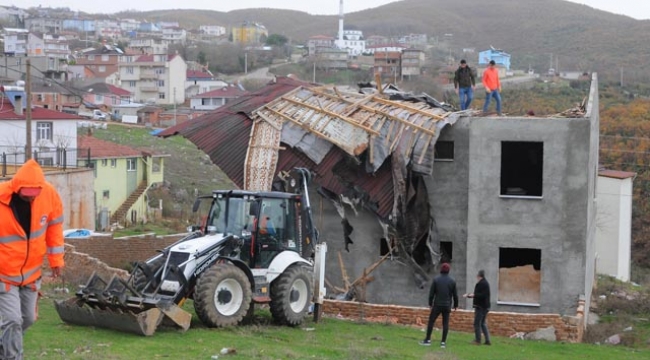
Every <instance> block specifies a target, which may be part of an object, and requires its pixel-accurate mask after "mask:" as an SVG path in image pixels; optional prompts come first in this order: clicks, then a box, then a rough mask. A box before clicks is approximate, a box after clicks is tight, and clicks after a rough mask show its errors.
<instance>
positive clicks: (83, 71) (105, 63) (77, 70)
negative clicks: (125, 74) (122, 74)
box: [69, 44, 124, 79]
mask: <svg viewBox="0 0 650 360" xmlns="http://www.w3.org/2000/svg"><path fill="white" fill-rule="evenodd" d="M122 55H124V52H123V51H122V50H121V49H119V48H116V47H114V46H111V45H105V44H104V45H102V46H101V47H100V48H98V49H93V50H90V51H86V52H84V53H82V54H80V55H78V56H77V60H76V63H75V64H74V65H70V66H69V69H70V72H71V73H72V74H73V76H72V78H74V79H92V78H103V79H104V78H107V77H110V76H111V75H112V74H115V73H116V72H117V63H118V60H119V58H120V56H122Z"/></svg>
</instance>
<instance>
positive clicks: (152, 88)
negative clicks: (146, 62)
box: [140, 84, 158, 94]
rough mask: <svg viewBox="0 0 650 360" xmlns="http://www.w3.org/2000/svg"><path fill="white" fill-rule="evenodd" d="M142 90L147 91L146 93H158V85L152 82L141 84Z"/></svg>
mask: <svg viewBox="0 0 650 360" xmlns="http://www.w3.org/2000/svg"><path fill="white" fill-rule="evenodd" d="M140 92H145V93H156V94H157V93H158V86H156V85H150V84H143V85H140Z"/></svg>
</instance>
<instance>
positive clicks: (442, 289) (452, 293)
mask: <svg viewBox="0 0 650 360" xmlns="http://www.w3.org/2000/svg"><path fill="white" fill-rule="evenodd" d="M449 270H451V266H449V264H447V263H444V264H442V266H441V267H440V275H438V276H436V278H435V279H433V283H432V284H431V290H429V307H431V313H430V315H429V323H428V324H427V336H426V337H425V338H424V340H423V341H420V345H424V346H431V332H432V331H433V324H434V323H435V322H436V319H437V318H438V315H442V340H441V342H440V347H441V348H443V349H444V348H445V346H446V344H445V343H446V342H447V333H448V332H449V315H450V314H451V308H452V300H453V307H454V311H455V310H456V309H458V293H457V292H456V281H455V280H454V279H453V278H452V277H451V276H449Z"/></svg>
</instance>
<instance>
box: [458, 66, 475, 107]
mask: <svg viewBox="0 0 650 360" xmlns="http://www.w3.org/2000/svg"><path fill="white" fill-rule="evenodd" d="M454 88H455V89H456V94H457V95H458V96H459V97H460V109H461V110H467V109H469V105H470V104H471V103H472V99H473V98H474V90H476V76H475V75H474V70H472V69H471V68H470V67H469V65H467V61H465V60H461V61H460V66H459V67H458V70H456V73H455V74H454Z"/></svg>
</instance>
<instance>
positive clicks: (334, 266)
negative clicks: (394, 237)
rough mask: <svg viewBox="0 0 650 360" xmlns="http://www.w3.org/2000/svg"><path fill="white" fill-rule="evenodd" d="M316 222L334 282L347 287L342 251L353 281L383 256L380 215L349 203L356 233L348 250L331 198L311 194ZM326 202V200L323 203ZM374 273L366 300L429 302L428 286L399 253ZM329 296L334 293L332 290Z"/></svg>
mask: <svg viewBox="0 0 650 360" xmlns="http://www.w3.org/2000/svg"><path fill="white" fill-rule="evenodd" d="M311 199H312V208H313V211H314V221H315V223H316V226H317V227H318V228H319V230H320V240H321V241H324V242H327V246H328V253H327V263H326V274H327V275H326V276H327V279H328V281H329V282H330V283H332V284H333V285H335V286H337V287H343V286H344V282H343V280H342V275H341V267H340V266H339V262H338V252H341V256H342V259H343V263H344V266H345V270H346V272H347V273H348V277H349V280H350V282H353V281H354V280H356V279H357V278H359V277H361V276H362V275H363V269H364V268H369V267H370V266H372V264H374V263H376V262H377V261H379V260H380V259H381V256H380V248H381V238H383V237H384V230H383V228H382V226H381V225H380V223H379V220H378V219H377V216H376V215H375V214H373V213H372V212H370V211H367V210H364V209H362V208H360V207H359V208H358V209H357V213H356V214H355V212H354V211H353V210H352V208H351V207H350V206H349V205H345V215H346V218H347V219H348V221H349V223H350V225H351V226H352V233H351V234H350V238H351V240H352V241H353V243H352V244H349V249H350V252H347V251H346V250H345V241H344V233H343V226H342V224H341V217H340V216H339V214H338V212H337V210H336V208H335V207H334V205H333V204H332V202H331V201H329V200H327V199H325V198H321V197H320V196H319V195H317V194H316V193H312V194H311ZM321 201H322V203H321ZM371 276H372V277H373V278H374V280H373V281H372V282H370V283H369V284H368V285H367V287H366V296H365V298H366V301H368V302H370V303H378V304H403V305H414V306H421V305H426V302H427V296H428V291H429V289H428V287H425V288H424V289H419V288H418V284H417V283H416V280H415V278H414V276H413V271H412V269H411V267H409V266H408V265H407V264H406V261H404V260H403V259H400V257H399V255H398V256H397V258H395V259H393V260H390V259H389V260H386V261H384V262H383V263H382V264H381V265H379V267H378V268H377V270H375V271H374V272H373V273H372V274H371ZM328 291H329V292H328V295H332V291H331V289H330V290H328Z"/></svg>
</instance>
